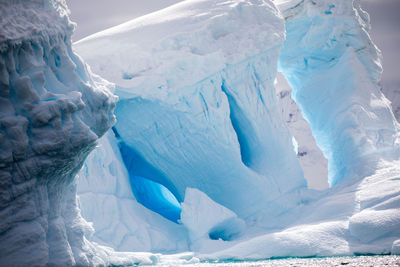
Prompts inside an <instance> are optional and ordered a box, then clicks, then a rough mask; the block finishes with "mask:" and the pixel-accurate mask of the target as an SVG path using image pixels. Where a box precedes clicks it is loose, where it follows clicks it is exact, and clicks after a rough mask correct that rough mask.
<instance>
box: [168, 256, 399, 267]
mask: <svg viewBox="0 0 400 267" xmlns="http://www.w3.org/2000/svg"><path fill="white" fill-rule="evenodd" d="M161 266H182V267H183V266H186V267H264V266H267V267H268V266H290V267H295V266H311V267H312V266H325V267H330V266H346V267H349V266H366V267H369V266H371V267H372V266H373V267H375V266H399V267H400V256H395V255H388V256H357V257H326V258H285V259H274V260H263V261H252V262H247V261H244V262H220V263H208V262H202V263H196V264H187V265H161Z"/></svg>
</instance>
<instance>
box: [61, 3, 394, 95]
mask: <svg viewBox="0 0 400 267" xmlns="http://www.w3.org/2000/svg"><path fill="white" fill-rule="evenodd" d="M180 1H181V0H103V1H100V0H67V3H68V6H69V8H70V10H71V19H72V20H73V21H75V22H76V23H78V27H77V29H76V32H75V34H74V36H73V40H74V41H77V40H79V39H81V38H83V37H85V36H88V35H90V34H92V33H95V32H98V31H101V30H104V29H107V28H109V27H112V26H115V25H118V24H121V23H123V22H126V21H128V20H131V19H134V18H136V17H139V16H141V15H145V14H147V13H150V12H153V11H156V10H159V9H162V8H164V7H167V6H169V5H172V4H174V3H177V2H180ZM344 1H346V0H344ZM361 3H362V7H363V8H364V9H365V10H367V11H368V13H369V14H370V16H371V22H372V31H371V35H372V39H373V40H374V42H375V43H376V44H377V45H378V47H379V48H380V49H381V50H382V53H383V58H384V73H383V79H382V83H383V86H384V87H385V88H395V89H400V71H399V70H400V64H399V62H400V53H399V49H400V16H399V12H400V0H361Z"/></svg>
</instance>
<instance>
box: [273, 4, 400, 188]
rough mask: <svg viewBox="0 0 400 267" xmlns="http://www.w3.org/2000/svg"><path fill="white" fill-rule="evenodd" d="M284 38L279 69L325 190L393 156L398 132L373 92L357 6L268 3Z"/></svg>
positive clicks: (374, 55)
mask: <svg viewBox="0 0 400 267" xmlns="http://www.w3.org/2000/svg"><path fill="white" fill-rule="evenodd" d="M276 3H278V6H279V9H280V10H281V12H282V13H283V15H284V17H285V19H286V31H287V38H286V41H285V43H284V46H283V49H282V51H281V55H280V59H279V66H280V70H281V71H282V72H283V73H284V74H285V76H286V78H287V79H288V81H289V83H290V85H291V87H292V88H293V93H292V94H293V97H294V99H295V100H296V102H297V103H298V104H299V106H300V107H301V109H302V111H303V113H304V116H305V118H306V119H307V120H308V121H309V122H310V125H311V129H312V132H313V134H314V136H315V137H316V140H317V143H318V145H319V146H320V147H321V149H322V151H323V152H324V154H325V156H326V157H327V158H328V162H329V182H330V184H331V185H335V184H338V183H340V182H341V181H343V180H346V179H347V180H353V181H354V180H357V179H360V178H362V177H365V176H367V175H370V174H372V173H373V172H374V170H375V169H376V167H377V162H378V161H379V159H381V158H386V159H397V158H398V157H399V150H398V144H397V145H396V142H398V141H396V140H398V129H399V125H398V123H397V122H396V120H395V119H394V116H393V113H392V111H391V109H390V105H389V102H388V100H387V99H386V98H385V97H384V95H383V94H382V93H381V91H380V86H379V81H380V76H381V72H382V66H381V54H380V51H379V49H377V48H376V46H375V45H374V44H373V43H372V41H371V39H370V37H369V35H368V29H369V17H368V14H366V13H365V12H364V11H362V10H361V8H360V5H359V1H334V0H329V1H328V0H326V1H311V0H304V1H276Z"/></svg>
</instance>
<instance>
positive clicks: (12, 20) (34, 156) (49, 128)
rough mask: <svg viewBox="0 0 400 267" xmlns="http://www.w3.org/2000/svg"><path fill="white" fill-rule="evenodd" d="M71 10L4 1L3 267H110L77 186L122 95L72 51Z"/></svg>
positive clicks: (0, 9)
mask: <svg viewBox="0 0 400 267" xmlns="http://www.w3.org/2000/svg"><path fill="white" fill-rule="evenodd" d="M67 12H68V11H67V8H66V6H65V2H64V1H44V0H42V1H40V0H36V1H3V0H2V1H0V18H1V19H0V29H1V30H0V218H1V219H0V265H1V266H73V265H81V266H89V265H91V264H94V263H97V264H100V263H102V264H107V263H108V261H107V255H109V254H110V253H111V250H109V251H106V250H102V249H100V248H97V247H96V245H94V244H92V243H89V242H87V240H86V238H85V237H84V235H85V234H90V233H91V232H92V231H93V228H92V227H91V226H90V225H89V224H87V223H86V222H85V221H84V220H83V219H82V217H81V216H80V211H79V208H78V206H77V202H76V189H75V186H74V184H73V180H74V178H75V175H76V173H77V172H78V171H79V169H80V168H81V166H82V164H83V162H84V160H85V158H86V156H87V155H88V154H89V152H90V151H91V150H92V149H93V148H94V147H95V145H96V140H97V139H98V138H99V137H100V136H102V135H103V134H104V133H105V132H106V131H107V130H108V129H109V127H111V125H112V124H113V123H114V122H115V118H114V115H113V114H112V111H113V109H114V107H115V101H116V97H115V96H113V95H112V94H111V93H110V92H109V88H108V87H109V85H110V84H109V83H107V82H106V81H104V80H102V79H101V78H99V77H97V76H93V75H92V74H91V73H90V71H88V69H87V68H86V66H85V65H84V63H83V62H82V60H81V59H80V58H79V57H78V56H77V55H76V54H74V53H73V52H72V50H71V41H70V37H71V34H72V31H73V28H74V25H73V24H72V23H71V22H70V21H69V19H68V16H67ZM101 255H102V256H101ZM131 260H132V261H133V259H132V258H131Z"/></svg>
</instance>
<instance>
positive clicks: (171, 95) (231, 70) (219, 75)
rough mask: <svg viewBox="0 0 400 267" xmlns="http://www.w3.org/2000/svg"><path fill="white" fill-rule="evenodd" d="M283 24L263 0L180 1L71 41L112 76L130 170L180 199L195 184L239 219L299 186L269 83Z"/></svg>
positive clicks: (254, 217)
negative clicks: (131, 161) (131, 163)
mask: <svg viewBox="0 0 400 267" xmlns="http://www.w3.org/2000/svg"><path fill="white" fill-rule="evenodd" d="M195 14H197V15H195ZM283 26H284V25H283V21H282V18H281V17H280V16H279V14H278V13H277V10H276V8H275V7H274V5H273V4H272V3H271V2H268V1H216V2H213V3H212V4H211V5H210V2H209V1H188V2H182V3H180V4H177V5H174V6H172V7H170V8H167V9H165V10H162V11H160V12H158V13H156V14H150V15H148V16H145V17H143V18H139V19H137V20H133V21H131V22H127V23H126V24H123V25H120V26H117V27H115V28H112V29H109V30H106V31H104V32H101V33H98V34H96V35H93V36H91V37H88V38H86V39H84V40H82V41H80V42H78V43H76V44H75V49H76V51H77V52H79V53H80V54H82V55H84V57H85V59H86V60H87V61H88V62H89V63H90V64H91V66H92V68H93V69H94V71H95V72H97V73H99V74H101V75H104V77H106V78H107V79H109V80H110V81H112V82H115V83H116V91H115V93H116V94H117V95H119V96H120V100H119V102H118V105H117V108H116V111H115V113H116V116H117V118H118V120H117V124H116V125H115V126H114V127H115V130H116V132H117V133H118V136H119V138H120V139H121V141H123V143H124V146H126V151H127V150H130V151H131V155H133V154H135V156H134V158H136V159H140V162H141V164H136V165H137V166H138V167H137V168H136V169H135V168H134V167H133V169H132V168H131V167H130V166H127V167H128V169H131V170H132V171H133V176H140V177H145V178H146V179H150V180H153V181H154V182H156V183H159V184H162V185H163V186H165V187H166V188H167V189H168V190H169V191H170V192H172V194H173V195H174V196H175V197H176V199H177V200H178V201H179V202H182V201H183V199H184V197H185V191H186V188H188V187H191V188H197V189H199V190H201V191H202V192H204V193H205V194H207V195H208V196H209V197H210V198H212V199H213V200H215V201H217V202H218V203H220V204H222V205H224V206H225V207H227V208H228V209H231V210H232V211H233V212H235V213H236V214H237V215H238V216H239V217H241V218H243V219H245V220H258V219H259V217H260V216H259V215H258V211H260V209H261V207H262V206H264V204H262V203H273V202H274V201H275V200H276V199H277V198H280V197H281V196H282V195H284V194H288V193H290V192H292V191H295V190H297V189H299V188H304V187H305V186H306V184H305V180H304V178H303V174H302V170H301V168H300V165H299V163H298V160H297V158H296V155H295V153H294V151H293V147H292V144H291V140H292V137H291V135H290V133H289V131H288V129H287V127H286V125H285V123H284V121H283V120H282V117H281V115H280V113H279V109H278V106H277V103H276V97H275V90H274V86H273V82H274V80H275V74H276V62H277V58H278V53H279V48H280V45H281V44H282V41H283ZM171 29H176V30H174V31H171ZM178 29H179V30H178ZM249 29H251V30H249ZM110 36H112V37H110ZM233 43H234V44H235V45H233ZM110 44H112V45H110ZM94 47H96V48H94ZM133 51H135V52H134V53H133ZM255 55H257V56H255ZM115 59H117V60H115ZM133 62H136V63H135V64H133ZM131 155H129V153H122V156H123V158H125V159H126V158H127V157H131ZM282 170H285V172H282ZM227 180H229V182H227ZM244 187H245V188H247V190H243V188H244ZM232 195H235V198H232V197H231V196H232ZM139 198H140V196H137V199H139ZM270 205H271V207H270V210H269V212H270V215H269V216H273V215H272V214H274V213H276V212H282V211H281V210H279V209H275V208H274V205H273V204H270ZM288 206H290V205H288ZM287 208H288V207H287Z"/></svg>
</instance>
